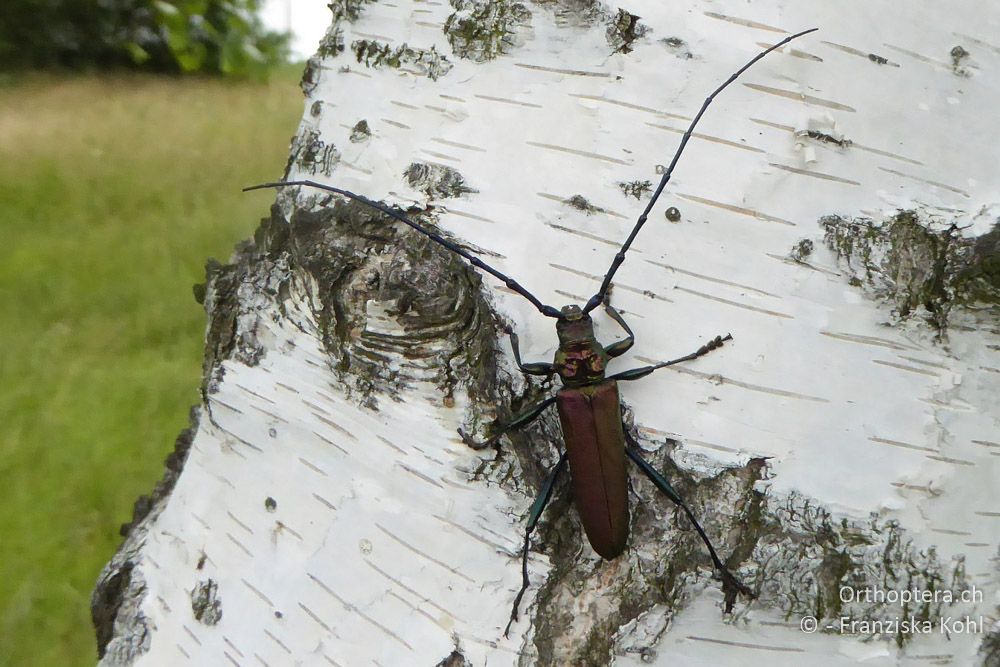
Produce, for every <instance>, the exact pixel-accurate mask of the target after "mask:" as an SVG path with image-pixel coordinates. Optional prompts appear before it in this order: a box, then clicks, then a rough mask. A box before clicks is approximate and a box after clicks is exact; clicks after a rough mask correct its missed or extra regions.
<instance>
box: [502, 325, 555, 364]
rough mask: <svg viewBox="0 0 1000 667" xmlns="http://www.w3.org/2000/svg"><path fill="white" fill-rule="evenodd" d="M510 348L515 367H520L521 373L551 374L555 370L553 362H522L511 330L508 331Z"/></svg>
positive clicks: (515, 337)
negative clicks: (515, 363)
mask: <svg viewBox="0 0 1000 667" xmlns="http://www.w3.org/2000/svg"><path fill="white" fill-rule="evenodd" d="M510 348H511V350H512V351H513V352H514V361H516V362H517V367H518V368H520V369H521V372H522V373H524V374H526V375H553V374H554V373H555V372H556V367H555V366H554V365H553V364H548V363H545V362H544V361H535V362H531V363H528V364H526V363H524V362H522V361H521V348H520V347H518V345H517V334H516V333H514V332H513V331H512V332H510Z"/></svg>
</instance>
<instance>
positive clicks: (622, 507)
mask: <svg viewBox="0 0 1000 667" xmlns="http://www.w3.org/2000/svg"><path fill="white" fill-rule="evenodd" d="M815 30H817V28H812V29H810V30H804V31H802V32H800V33H796V34H794V35H792V36H790V37H786V38H785V39H783V40H781V41H780V42H778V43H777V44H775V45H774V46H771V47H770V48H768V49H766V50H764V51H762V52H761V53H758V54H757V55H756V56H755V57H753V58H752V59H751V60H750V61H749V62H747V63H746V64H745V65H744V66H743V67H741V68H740V69H739V70H737V71H736V72H735V73H733V74H732V75H731V76H730V77H729V78H728V79H726V81H725V82H724V83H723V84H722V85H721V86H719V87H718V88H716V89H715V91H713V92H712V94H710V95H709V96H708V97H707V98H705V101H704V103H702V105H701V109H700V110H699V111H698V113H697V115H695V117H694V120H692V121H691V125H690V126H689V127H688V129H687V131H686V132H684V135H683V136H682V137H681V141H680V144H679V145H678V147H677V151H676V152H675V153H674V157H673V159H672V160H671V161H670V165H669V166H668V167H667V168H666V170H665V171H664V172H663V176H662V178H660V183H659V185H657V187H656V190H655V191H654V192H653V195H652V197H650V199H649V203H647V204H646V208H645V209H644V210H643V212H642V214H641V215H640V216H639V219H638V220H637V221H636V223H635V226H634V227H633V228H632V231H631V233H629V235H628V238H627V239H625V242H624V243H623V244H622V247H621V249H620V250H619V251H618V253H617V254H616V255H615V258H614V260H613V261H612V262H611V267H610V268H609V269H608V272H607V273H606V274H605V275H604V279H603V280H602V281H601V287H600V289H599V290H598V291H597V293H596V294H595V295H594V296H592V297H590V300H589V301H587V303H586V305H584V306H583V308H580V306H577V305H569V306H563V307H562V308H561V309H557V308H554V307H552V306H548V305H545V304H543V303H542V302H541V301H540V300H539V299H538V298H537V297H535V296H534V295H533V294H532V293H531V292H529V291H528V290H526V289H525V288H524V287H522V286H521V285H520V283H518V282H517V281H516V280H514V279H513V278H510V277H508V276H506V275H504V274H503V273H500V272H499V271H497V270H496V269H494V268H493V267H492V266H490V265H489V264H487V263H486V262H484V261H482V260H481V259H479V258H478V257H476V256H474V255H472V254H470V253H469V252H468V251H466V250H464V249H463V248H461V247H459V246H458V245H456V244H455V243H452V242H451V241H448V240H447V239H445V238H443V237H442V236H440V235H439V234H437V233H436V232H434V231H432V230H431V229H429V228H427V227H425V226H423V225H421V224H420V223H418V222H414V221H413V220H411V219H410V218H409V217H407V216H406V215H405V214H403V213H402V212H400V211H399V210H396V209H392V208H389V207H388V206H386V205H384V204H381V203H379V202H376V201H373V200H371V199H368V198H367V197H365V196H363V195H359V194H355V193H353V192H349V191H347V190H342V189H340V188H336V187H333V186H330V185H326V184H323V183H317V182H315V181H308V180H300V181H282V182H276V183H262V184H260V185H254V186H251V187H248V188H244V191H247V190H256V189H260V188H279V187H285V186H289V185H302V186H308V187H313V188H318V189H320V190H326V191H328V192H333V193H336V194H339V195H342V196H344V197H347V198H349V199H353V200H355V201H358V202H361V203H362V204H365V205H367V206H370V207H371V208H374V209H377V210H379V211H381V212H382V213H385V214H386V215H389V216H391V217H393V218H395V219H396V220H399V221H400V222H402V223H404V224H406V225H408V226H409V227H411V228H413V229H415V230H416V231H418V232H420V233H421V234H423V235H424V236H427V237H428V238H430V239H431V240H432V241H434V242H435V243H438V244H440V245H442V246H444V247H445V248H446V249H448V250H450V251H451V252H453V253H455V254H457V255H459V256H461V257H462V258H463V259H465V260H466V261H468V262H469V264H471V265H472V266H474V267H475V268H477V269H479V270H481V271H485V272H486V273H489V274H490V275H492V276H494V277H495V278H497V279H499V280H500V281H501V282H502V283H503V284H504V285H506V286H507V287H508V288H510V289H511V290H513V291H515V292H516V293H518V294H520V295H521V296H523V297H524V298H525V299H527V300H528V301H530V302H531V304H532V305H533V306H534V307H535V308H537V309H538V311H539V312H540V313H541V314H542V315H545V316H546V317H552V318H555V320H556V332H557V334H558V336H559V348H558V349H557V350H556V354H555V359H554V362H553V363H551V364H550V363H546V362H532V363H527V364H526V363H524V362H523V361H522V360H521V352H520V349H519V348H518V343H517V335H516V334H515V333H513V332H511V333H510V344H511V350H512V351H513V353H514V360H515V361H516V362H517V366H518V368H520V369H521V371H522V372H523V373H525V374H527V375H542V376H547V377H551V376H552V375H558V376H559V378H560V380H561V381H562V389H560V390H559V391H558V392H557V393H556V395H555V396H550V397H549V398H546V399H545V400H543V401H541V402H539V403H537V404H535V405H533V406H531V407H529V408H528V409H527V410H525V411H524V412H522V413H521V414H520V415H518V416H516V417H515V418H514V419H513V420H511V421H510V422H509V423H508V424H506V425H504V426H502V427H500V428H499V429H498V430H497V432H496V433H494V434H493V435H492V436H490V437H489V438H488V439H486V440H485V441H484V442H478V443H477V442H475V441H474V440H472V438H470V437H469V436H468V435H466V434H465V433H463V432H462V430H461V429H459V434H460V435H461V436H462V439H463V440H464V441H465V442H466V443H468V444H469V445H471V446H473V447H475V448H477V449H478V448H482V447H488V446H490V445H492V444H494V443H496V442H497V441H498V440H499V439H500V437H501V436H503V435H504V434H505V433H507V432H508V431H511V430H513V429H517V428H520V427H522V426H524V425H526V424H528V423H529V422H531V421H533V420H534V419H535V418H537V417H538V416H539V415H540V414H542V412H543V411H544V410H545V409H546V408H548V407H549V406H551V405H552V404H553V403H555V404H556V407H557V409H558V411H559V421H560V423H561V425H562V430H563V438H564V440H565V442H566V451H565V452H562V453H561V454H560V456H559V461H558V463H556V465H555V467H554V468H553V469H552V472H551V473H549V476H548V478H547V479H546V480H545V483H544V484H543V485H542V491H541V493H540V494H539V495H538V498H536V499H535V502H534V503H533V504H532V506H531V510H530V512H529V513H528V522H527V527H526V529H525V535H524V548H523V550H522V554H521V589H520V590H519V591H518V593H517V597H515V598H514V604H513V609H512V610H511V613H510V620H509V621H508V623H507V628H506V629H505V630H504V636H507V634H508V633H509V632H510V626H511V624H512V623H514V621H516V620H517V618H518V613H517V610H518V606H519V605H520V604H521V598H522V597H523V596H524V593H525V591H526V590H527V589H528V585H529V582H528V548H529V545H530V540H531V533H532V532H533V531H534V529H535V526H536V525H537V524H538V519H539V517H540V516H541V514H542V511H544V509H545V506H546V505H547V504H548V502H549V499H550V498H551V497H552V490H553V488H554V487H555V483H556V480H557V479H558V478H559V475H560V473H561V472H562V471H563V469H564V468H565V467H566V463H567V461H568V462H569V466H570V470H571V471H572V485H573V498H574V503H575V504H576V508H577V511H578V512H579V514H580V520H581V522H582V523H583V528H584V531H585V532H586V534H587V539H588V540H589V541H590V544H591V546H593V548H594V551H596V552H597V553H598V554H599V555H600V556H601V557H602V558H605V559H608V560H610V559H612V558H616V557H618V556H619V555H620V554H621V553H622V552H623V551H624V550H625V543H626V541H627V540H628V530H629V528H628V523H629V510H628V480H627V476H626V472H625V458H626V456H627V457H628V458H630V459H632V461H633V462H634V463H635V464H636V465H637V466H638V467H639V469H640V470H641V471H642V472H643V474H645V475H646V476H647V477H649V479H650V480H652V482H653V484H654V485H655V486H656V487H657V488H658V489H659V490H660V491H661V492H662V493H663V494H664V495H665V496H667V498H669V499H670V500H671V501H673V502H674V503H675V504H676V505H677V506H678V507H680V508H681V509H682V510H683V511H684V513H685V514H686V515H687V517H688V518H689V519H690V520H691V523H692V524H693V525H694V528H695V530H696V531H697V532H698V535H699V536H700V537H701V539H702V541H703V542H704V543H705V546H706V547H707V549H708V553H709V555H710V556H711V557H712V563H713V564H714V565H715V568H716V570H718V572H719V575H720V577H721V579H722V590H723V593H724V595H725V603H726V607H725V611H726V613H729V612H731V611H732V607H733V603H734V602H735V600H736V596H737V595H738V594H742V595H743V596H745V597H747V598H752V597H753V593H752V591H751V590H750V589H749V588H747V587H746V586H745V585H744V584H743V583H742V582H740V581H739V579H737V578H736V577H735V576H734V575H733V573H732V572H730V571H729V568H727V567H726V565H725V564H724V563H723V562H722V560H721V559H720V558H719V555H718V554H717V553H716V551H715V547H713V546H712V542H711V540H709V539H708V535H706V534H705V530H704V529H703V528H702V527H701V524H700V523H698V520H697V519H696V518H695V516H694V513H693V512H692V511H691V509H690V508H689V507H688V506H687V504H686V503H685V502H684V500H683V499H682V498H681V497H680V495H678V493H677V492H676V491H675V490H674V488H673V487H672V486H671V485H670V482H668V481H667V480H666V478H664V477H663V476H662V475H661V474H660V473H659V472H657V471H656V469H654V468H653V467H652V466H651V465H650V464H649V463H647V462H646V460H645V459H643V458H642V455H641V454H640V453H639V452H640V450H639V446H638V444H637V443H636V442H635V440H634V439H633V438H632V436H631V435H630V434H629V432H628V430H627V429H625V428H623V425H622V417H621V399H620V397H619V395H618V384H617V383H618V381H628V380H638V379H639V378H642V377H645V376H647V375H649V374H650V373H652V372H653V371H655V370H657V369H660V368H666V367H667V366H673V365H674V364H678V363H681V362H684V361H690V360H692V359H697V358H698V357H701V356H703V355H706V354H708V353H709V352H711V351H712V350H715V349H718V348H719V347H722V344H723V343H724V342H725V341H727V340H731V339H732V336H730V335H729V334H726V335H725V336H716V337H715V338H714V339H712V340H711V341H709V342H708V343H706V344H705V345H702V346H701V347H700V348H698V349H697V350H696V351H694V352H692V353H691V354H688V355H685V356H683V357H679V358H677V359H673V360H671V361H665V362H662V363H659V364H654V365H652V366H642V367H640V368H633V369H631V370H627V371H622V372H620V373H615V374H614V375H610V376H606V375H605V368H606V367H607V363H608V360H609V359H610V358H613V357H618V356H620V355H622V354H624V353H625V352H626V351H627V350H628V349H629V348H631V347H632V344H633V343H634V342H635V337H634V335H633V333H632V330H631V329H630V328H629V326H628V324H626V323H625V320H624V319H623V318H622V316H621V314H620V313H619V312H618V311H617V310H615V309H614V308H613V307H612V306H611V304H610V302H609V299H608V297H609V293H610V290H611V284H612V282H611V281H612V279H613V278H614V276H615V272H616V271H618V267H620V266H621V265H622V262H624V261H625V253H626V252H628V249H629V248H630V247H631V246H632V241H634V240H635V237H636V235H638V233H639V230H640V229H642V226H643V225H644V224H645V223H646V218H647V216H648V215H649V212H650V210H652V208H653V205H654V204H656V200H657V199H658V198H659V196H660V193H661V192H663V188H664V187H666V185H667V182H668V181H669V180H670V176H671V174H672V173H673V171H674V167H675V166H676V165H677V161H678V160H679V159H680V156H681V153H683V151H684V147H685V146H687V142H688V140H690V138H691V134H692V133H693V132H694V128H695V126H696V125H697V124H698V121H699V120H701V117H702V115H703V114H704V113H705V110H706V109H708V106H709V104H711V103H712V100H713V99H715V96H716V95H718V94H719V93H720V92H722V91H723V89H725V88H726V87H727V86H728V85H729V84H731V83H732V82H733V81H735V80H736V79H737V77H739V76H740V75H741V74H743V72H745V71H746V70H748V69H749V68H750V67H751V66H753V65H754V63H756V62H757V61H759V60H760V59H761V58H763V57H764V56H766V55H767V54H768V53H770V52H771V51H774V50H775V49H779V48H781V47H782V46H784V45H785V44H787V43H788V42H790V41H792V40H793V39H796V38H797V37H801V36H802V35H806V34H808V33H811V32H814V31H815ZM602 304H603V305H604V309H605V311H606V312H607V314H608V315H609V316H610V317H611V318H612V319H613V320H614V321H615V322H617V323H618V325H619V326H621V328H622V329H624V330H625V333H626V336H625V338H623V339H622V340H619V341H617V342H615V343H612V344H611V345H608V346H606V347H605V346H602V345H601V344H600V343H598V342H597V338H596V337H595V335H594V324H593V321H592V320H591V318H590V311H592V310H594V309H595V308H596V307H597V306H599V305H602ZM626 443H627V444H626Z"/></svg>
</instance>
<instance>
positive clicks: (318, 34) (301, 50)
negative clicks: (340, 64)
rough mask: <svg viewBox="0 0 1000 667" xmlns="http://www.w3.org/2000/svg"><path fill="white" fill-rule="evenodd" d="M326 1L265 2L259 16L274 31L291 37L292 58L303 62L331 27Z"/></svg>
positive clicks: (283, 0) (287, 0)
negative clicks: (284, 32) (285, 33)
mask: <svg viewBox="0 0 1000 667" xmlns="http://www.w3.org/2000/svg"><path fill="white" fill-rule="evenodd" d="M327 3H328V0H265V2H264V4H263V8H262V9H261V13H260V16H261V18H262V19H263V21H264V24H265V25H266V26H267V27H269V28H271V29H273V30H281V31H286V30H287V31H289V32H291V33H292V58H293V59H295V60H305V59H306V58H308V57H309V56H311V55H312V54H313V52H315V51H316V45H317V44H319V40H320V39H321V38H322V37H323V34H324V33H325V32H326V29H327V27H328V26H329V25H330V9H329V8H328V7H327Z"/></svg>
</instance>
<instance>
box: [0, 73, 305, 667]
mask: <svg viewBox="0 0 1000 667" xmlns="http://www.w3.org/2000/svg"><path fill="white" fill-rule="evenodd" d="M299 71H300V68H296V67H292V66H289V67H288V68H285V69H282V70H280V71H279V72H277V73H276V74H275V76H273V77H272V79H271V81H270V83H250V82H228V81H219V80H209V79H183V78H178V79H167V78H153V77H144V76H115V77H101V78H97V77H85V78H58V77H53V76H40V75H39V76H30V77H27V78H22V79H17V80H13V81H10V80H8V81H4V82H2V83H0V664H2V665H8V664H9V665H17V666H18V667H21V666H22V665H44V666H49V665H60V666H62V665H92V664H94V662H95V658H96V653H95V644H94V638H93V632H92V630H91V626H90V611H89V603H90V592H91V590H92V588H93V586H94V582H95V580H96V578H97V575H98V572H99V571H100V569H101V566H102V565H103V564H104V563H105V562H106V561H107V560H108V559H109V558H110V557H111V555H112V554H113V553H114V551H115V549H116V548H117V547H118V545H119V544H120V542H121V538H120V537H119V535H118V527H119V525H120V524H121V523H123V522H125V521H128V520H129V519H130V518H131V509H132V503H133V501H134V500H135V499H136V497H137V496H138V495H140V494H142V493H148V492H149V491H150V490H152V488H153V485H154V484H155V482H156V481H157V480H158V479H159V478H160V476H161V474H162V471H163V459H164V457H165V456H166V454H167V453H168V452H169V451H170V450H171V449H172V448H173V441H174V438H175V436H176V435H177V433H178V432H179V431H180V430H181V429H182V428H183V427H184V426H186V424H187V414H188V407H189V406H190V405H191V404H193V403H196V402H197V401H198V392H197V388H198V386H199V382H200V374H201V356H202V339H203V331H204V313H203V311H202V309H201V307H200V306H198V304H197V303H195V301H194V298H193V297H192V294H191V285H192V284H194V283H196V282H202V281H203V276H204V273H203V267H204V262H205V259H206V258H207V257H209V256H215V257H219V258H220V259H226V258H228V257H229V254H230V251H231V249H232V247H233V245H234V244H235V243H236V242H237V241H239V240H240V239H242V238H245V237H247V236H249V235H250V233H251V232H252V231H253V229H254V228H255V226H256V224H257V222H258V220H259V219H260V217H262V216H263V215H265V214H266V213H267V204H268V203H269V201H270V199H272V198H273V193H271V194H265V195H261V194H256V195H253V196H251V195H243V194H241V193H240V188H241V187H242V186H244V185H248V184H252V183H256V182H260V181H263V180H268V179H276V178H277V177H280V175H281V171H282V169H283V168H284V165H285V161H286V158H287V150H288V143H289V139H290V137H291V136H292V134H293V133H294V131H295V128H296V126H297V122H298V119H299V117H300V116H301V114H302V97H301V93H300V92H299V91H298V88H297V82H298V76H299Z"/></svg>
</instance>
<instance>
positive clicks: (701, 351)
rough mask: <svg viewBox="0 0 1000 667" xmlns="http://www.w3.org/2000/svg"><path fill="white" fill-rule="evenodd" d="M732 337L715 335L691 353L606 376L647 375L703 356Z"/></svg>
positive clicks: (627, 376)
mask: <svg viewBox="0 0 1000 667" xmlns="http://www.w3.org/2000/svg"><path fill="white" fill-rule="evenodd" d="M732 339H733V337H732V336H731V335H730V334H726V335H725V336H716V337H715V338H713V339H712V340H710V341H708V342H707V343H705V344H704V345H702V346H701V347H699V348H698V349H697V350H696V351H694V352H692V353H691V354H687V355H684V356H683V357H679V358H677V359H672V360H670V361H664V362H663V363H660V364H654V365H652V366H641V367H639V368H633V369H630V370H627V371H622V372H621V373H615V374H614V375H610V376H608V379H609V380H622V381H626V380H638V379H639V378H644V377H646V376H647V375H649V374H650V373H652V372H653V371H655V370H657V369H659V368H666V367H667V366H673V365H674V364H679V363H681V362H684V361H691V360H692V359H697V358H698V357H703V356H705V355H706V354H708V353H709V352H711V351H712V350H717V349H719V348H720V347H722V344H723V343H725V342H726V341H727V340H732Z"/></svg>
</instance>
